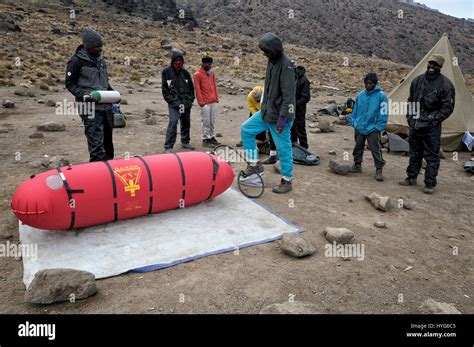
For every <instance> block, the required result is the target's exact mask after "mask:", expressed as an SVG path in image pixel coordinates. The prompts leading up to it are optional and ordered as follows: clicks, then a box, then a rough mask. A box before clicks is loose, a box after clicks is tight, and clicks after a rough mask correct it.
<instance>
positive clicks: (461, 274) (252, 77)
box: [0, 4, 474, 313]
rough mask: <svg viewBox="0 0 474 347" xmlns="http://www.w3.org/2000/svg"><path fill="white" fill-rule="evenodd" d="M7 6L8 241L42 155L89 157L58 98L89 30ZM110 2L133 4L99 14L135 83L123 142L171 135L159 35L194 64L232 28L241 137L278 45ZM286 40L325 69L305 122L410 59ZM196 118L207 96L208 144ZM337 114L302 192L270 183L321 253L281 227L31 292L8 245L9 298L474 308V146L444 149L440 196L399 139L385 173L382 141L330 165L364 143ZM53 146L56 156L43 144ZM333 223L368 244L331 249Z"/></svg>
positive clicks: (274, 200)
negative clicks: (299, 253)
mask: <svg viewBox="0 0 474 347" xmlns="http://www.w3.org/2000/svg"><path fill="white" fill-rule="evenodd" d="M0 6H1V8H2V12H3V13H9V14H11V15H16V16H19V15H21V16H23V19H22V20H20V21H18V25H19V26H20V27H21V30H22V31H21V32H9V33H8V34H7V35H3V32H2V43H4V42H6V43H7V44H8V45H9V46H8V47H10V48H11V49H9V50H8V53H7V55H6V56H5V55H4V56H3V57H2V59H3V61H2V64H3V65H1V66H2V70H1V71H3V76H2V81H4V85H3V86H2V88H1V89H0V100H11V101H12V102H13V103H14V107H13V108H5V107H2V108H1V109H0V157H1V159H2V162H3V165H2V169H1V172H2V180H3V184H2V186H1V187H0V196H1V200H0V221H1V222H0V223H1V224H0V239H1V242H2V243H5V242H7V241H9V242H13V243H17V242H19V239H18V225H17V223H18V222H17V220H16V219H15V217H14V216H13V214H12V213H11V211H10V207H9V205H10V199H11V196H12V194H13V192H14V190H15V188H16V187H17V186H18V185H19V184H20V183H21V182H22V181H24V180H26V179H27V178H28V177H29V176H30V175H31V174H33V173H36V172H38V171H40V170H44V167H42V166H41V162H43V163H44V162H48V163H49V162H50V161H52V162H53V163H52V164H51V166H54V165H55V164H56V163H57V162H58V161H59V160H60V159H66V160H68V161H69V162H70V163H72V164H75V163H80V162H84V161H87V159H88V153H87V148H86V143H85V138H84V135H83V130H84V128H83V127H81V124H80V121H79V118H78V117H75V116H64V115H60V114H57V113H56V108H55V107H54V105H55V103H56V102H57V101H63V100H64V99H66V100H69V101H71V100H72V97H71V95H70V94H69V93H68V92H67V91H66V90H64V88H63V86H62V80H61V79H62V74H63V71H64V66H65V64H66V62H67V59H68V57H69V56H70V54H71V52H72V51H73V49H74V48H75V46H76V45H77V44H78V43H79V38H78V37H77V36H75V35H67V34H64V33H67V30H69V29H68V26H67V25H66V24H65V23H67V22H66V20H64V19H61V15H62V13H63V10H64V8H63V7H61V6H57V7H55V6H51V7H47V8H46V10H45V11H46V12H45V13H41V12H38V8H37V7H35V6H33V5H23V4H22V5H21V9H19V7H18V6H12V5H8V4H1V5H0ZM89 15H92V14H91V10H90V9H83V11H82V14H81V15H80V16H78V27H79V26H81V25H84V24H86V23H87V22H88V20H86V19H84V18H89V17H88V16H89ZM93 15H94V16H97V18H99V17H100V16H101V15H102V13H101V12H100V11H94V14H93ZM113 16H117V18H115V17H113ZM113 16H112V18H113V19H116V20H117V21H118V20H122V22H121V25H120V27H118V26H117V25H115V24H114V23H105V24H100V25H95V26H96V27H97V29H98V30H99V31H102V32H104V33H105V37H106V39H107V41H108V44H107V46H105V56H106V59H107V61H108V62H109V67H110V70H111V72H112V76H113V79H112V84H113V86H114V87H115V88H116V89H117V90H119V91H120V92H121V93H122V95H123V96H124V97H125V98H126V99H127V104H126V105H123V106H122V110H123V111H125V112H126V114H127V115H128V118H129V126H128V128H124V129H116V130H115V132H114V142H115V147H116V156H117V157H123V156H125V153H126V152H130V154H131V155H134V154H142V155H146V154H155V153H157V152H160V151H161V150H162V146H163V142H164V130H165V127H166V124H167V117H166V105H165V103H164V101H163V99H162V97H161V90H160V87H159V86H160V79H159V76H160V71H161V64H165V62H166V60H167V59H168V58H167V54H169V52H168V51H167V50H166V49H162V48H160V47H161V40H163V39H168V40H169V41H170V43H171V45H172V46H174V47H180V48H184V49H185V50H186V51H187V64H188V67H189V69H190V70H194V69H195V68H196V67H197V64H198V61H199V52H200V51H201V50H204V49H206V48H208V47H207V46H209V47H214V46H216V47H217V44H219V45H221V44H222V43H226V44H228V45H229V46H231V47H233V49H231V50H225V49H224V50H223V49H220V50H219V51H218V52H216V54H215V55H216V57H217V59H216V60H217V61H216V73H217V74H218V77H219V84H220V90H221V94H222V98H221V101H220V109H221V112H220V116H219V120H218V125H217V131H219V132H221V133H222V135H223V137H222V138H220V140H221V141H222V142H224V143H227V144H231V145H233V144H235V143H236V142H238V141H239V140H240V138H239V126H240V124H241V123H242V122H243V121H244V120H245V119H246V117H247V114H248V112H247V109H246V93H247V92H248V90H249V89H250V88H251V87H252V86H253V85H255V84H256V83H259V82H260V78H261V76H262V74H263V72H264V63H265V61H264V59H263V57H262V56H261V55H260V54H257V53H256V49H255V47H256V41H255V40H253V39H251V38H247V39H243V40H241V41H239V40H237V39H235V38H233V37H224V36H220V35H217V34H213V33H207V34H206V33H202V32H200V31H199V30H195V31H193V32H189V31H187V30H183V29H180V28H168V27H166V28H165V27H160V26H159V22H151V21H145V20H138V19H135V18H133V17H127V16H124V15H113ZM53 27H56V28H59V30H60V33H61V34H54V33H52V32H51V30H52V28H53ZM56 32H57V31H56ZM146 37H150V38H149V39H147V38H146ZM186 42H188V43H186ZM117 43H119V44H117ZM288 47H289V49H290V50H293V52H294V55H295V57H296V59H297V60H300V61H303V62H305V63H307V65H308V69H309V71H310V72H309V77H310V79H311V80H312V81H313V86H312V87H313V88H312V92H313V99H312V100H311V102H310V104H309V106H308V130H310V129H311V130H314V129H315V126H316V124H315V122H316V121H317V120H319V121H324V120H327V121H329V122H332V121H333V120H334V119H335V118H333V117H330V116H321V115H319V116H317V117H316V118H318V119H316V118H315V115H314V114H315V113H316V110H317V109H319V108H320V107H322V106H324V105H326V104H327V102H328V101H330V100H331V99H332V100H334V101H336V102H341V101H344V100H345V98H347V97H348V96H352V95H353V91H355V90H357V89H359V88H360V85H359V80H360V77H361V76H362V75H363V73H364V72H365V71H366V70H368V69H375V70H377V71H379V70H380V74H381V75H382V84H383V85H384V86H386V89H387V90H390V89H391V88H392V87H393V86H394V85H395V84H396V83H397V81H398V80H399V79H400V78H402V76H403V74H404V73H406V72H408V71H409V67H408V66H404V65H398V64H395V63H391V62H389V61H384V60H377V59H370V60H368V61H367V60H366V59H365V58H364V57H361V56H357V55H354V56H353V58H354V60H355V61H356V63H355V64H356V65H358V66H355V65H354V66H353V67H350V68H348V67H344V66H341V65H340V63H339V61H340V58H342V57H343V55H338V54H337V53H327V52H314V51H313V50H311V49H309V48H304V47H296V46H288ZM203 48H204V49H203ZM244 49H247V50H248V52H247V51H244ZM236 50H238V52H239V54H241V56H242V57H244V58H242V59H243V60H242V62H243V63H242V62H241V63H242V64H239V65H234V64H233V61H234V54H235V51H236ZM244 53H245V55H244ZM17 56H19V57H21V61H22V64H20V65H19V66H16V65H15V60H14V58H15V57H17ZM127 56H131V57H132V58H133V59H131V61H132V62H133V63H132V64H131V65H124V64H122V62H123V61H124V59H125V58H126V57H127ZM12 58H13V61H12V60H11V59H12ZM304 59H308V60H307V61H305V60H304ZM315 62H316V63H315ZM38 73H39V75H38ZM43 73H44V75H43ZM42 83H44V85H43V84H42ZM12 84H14V85H12ZM324 85H329V86H333V87H336V88H338V89H339V90H333V89H328V88H326V87H323V86H324ZM26 87H28V88H26ZM22 88H24V89H22ZM18 90H21V92H17V91H18ZM18 94H24V95H18ZM150 119H152V121H150ZM47 121H55V122H61V123H64V124H65V130H64V131H58V132H41V133H42V134H43V136H41V135H34V137H33V138H31V137H30V136H31V135H32V134H34V133H38V131H37V129H36V127H37V126H38V125H40V124H42V123H44V122H47ZM155 121H156V122H155ZM199 126H200V120H199V110H198V108H197V107H194V108H193V111H192V142H193V143H194V144H196V145H197V147H198V148H197V150H204V149H203V148H202V147H201V145H200V136H199V135H200V128H199ZM334 130H335V131H334V132H330V133H316V132H310V133H309V142H310V148H311V150H312V151H314V152H315V153H317V154H318V155H320V156H321V164H320V165H319V166H316V167H303V166H296V167H295V182H294V190H293V192H291V193H290V194H288V195H285V196H277V195H275V194H273V193H272V192H271V191H270V190H267V191H266V192H265V194H264V195H263V196H262V198H261V199H260V201H261V202H262V203H263V204H265V205H267V206H269V207H270V208H272V209H273V210H275V211H276V212H278V213H280V214H282V215H283V216H285V217H286V218H287V219H289V220H290V221H291V222H292V223H294V224H296V225H299V226H301V227H303V228H305V230H306V231H305V232H304V234H303V235H302V237H303V238H304V240H305V242H309V243H310V244H312V246H313V247H314V249H315V251H316V252H315V253H314V254H313V255H311V256H308V257H304V258H294V257H290V256H288V255H286V254H285V253H283V251H282V249H281V248H280V245H279V243H278V242H272V243H268V244H264V245H259V246H256V247H251V248H247V249H243V250H241V251H240V252H239V254H238V255H237V254H234V253H232V252H231V253H226V254H221V255H217V256H212V257H207V258H203V259H200V260H197V261H193V262H189V263H185V264H181V265H178V266H175V267H172V268H168V269H164V270H160V271H154V272H149V273H144V274H143V273H142V274H132V273H130V274H124V275H121V276H117V277H113V278H109V279H103V280H99V281H97V282H96V285H97V289H98V292H97V294H96V295H94V296H92V297H90V298H88V299H85V300H78V301H76V302H75V303H69V302H67V303H58V304H52V305H49V306H41V305H31V304H26V303H25V302H24V295H25V286H24V284H23V281H22V274H23V272H22V262H21V261H18V260H15V259H14V258H5V257H1V258H0V269H1V270H0V312H1V313H257V312H259V311H260V310H261V309H263V308H264V307H266V306H268V305H271V304H275V303H285V302H288V300H289V299H291V300H295V301H298V302H299V301H301V302H306V303H307V304H302V307H303V308H302V309H301V312H307V311H305V310H308V309H309V310H313V311H315V310H317V311H318V312H321V313H417V312H419V311H420V310H421V311H423V308H422V307H420V305H422V303H424V302H426V300H428V299H429V298H432V299H434V300H436V301H440V302H446V303H452V304H453V305H454V306H455V307H456V308H457V309H458V310H459V311H461V312H464V313H473V312H474V309H473V308H474V305H473V303H472V296H473V293H472V283H473V275H472V273H473V271H472V270H473V256H472V254H474V252H473V236H474V235H473V232H472V230H473V219H472V204H470V203H469V201H470V200H471V199H472V197H471V193H472V191H473V188H474V180H473V178H472V177H469V176H468V175H466V173H465V172H464V170H463V169H462V164H463V162H465V161H466V160H468V159H469V158H470V156H469V153H458V157H456V156H455V155H453V154H452V153H447V155H446V159H444V160H442V164H441V170H440V176H439V189H438V191H437V192H436V194H434V195H433V196H427V195H425V194H423V193H422V192H421V188H420V187H410V188H403V187H400V186H399V185H398V183H397V182H398V180H400V179H403V178H404V170H405V167H406V165H407V161H408V158H407V157H405V156H402V155H396V154H388V153H387V154H386V155H385V157H386V158H385V159H386V161H387V166H386V169H385V176H386V181H385V182H384V183H380V182H376V181H375V180H374V178H373V171H374V169H373V167H372V160H371V157H370V154H369V153H366V155H365V157H364V160H365V165H364V173H363V174H359V175H347V176H340V175H336V174H334V173H333V172H331V171H330V170H329V169H328V165H329V161H330V160H331V159H341V160H344V159H345V158H346V156H347V155H348V156H349V159H350V153H351V151H352V147H353V141H352V138H353V131H352V130H351V129H350V128H349V127H347V126H341V125H335V126H334ZM329 153H332V154H329ZM45 155H47V156H48V158H50V159H51V160H49V159H45ZM456 159H457V160H456ZM265 180H266V183H267V184H268V185H269V186H271V185H273V184H276V183H277V182H278V181H279V175H277V174H276V173H273V170H272V168H271V167H269V168H268V169H267V174H266V178H265ZM373 192H376V193H378V194H380V195H382V196H388V197H390V199H391V200H392V202H393V206H392V208H391V209H389V210H388V211H387V212H382V211H380V210H376V209H375V208H374V207H373V206H372V205H371V204H370V202H369V201H367V200H366V198H365V195H368V194H370V193H373ZM400 198H401V199H403V201H404V202H409V204H411V207H412V209H410V210H408V209H405V208H399V207H398V201H399V199H400ZM375 222H384V223H385V225H386V228H379V227H376V226H375V225H374V223H375ZM378 226H381V224H380V223H378ZM328 227H332V228H347V229H349V230H350V231H352V232H353V234H354V238H353V240H352V242H353V243H359V244H364V246H365V257H364V259H363V260H361V261H359V260H357V259H355V258H348V259H346V260H345V259H342V258H340V257H327V256H326V255H325V249H324V245H325V244H326V242H327V241H326V238H325V236H324V233H325V232H326V233H327V230H326V228H328ZM326 237H327V236H326ZM183 295H184V297H183ZM183 298H184V300H183ZM309 303H312V304H313V305H309ZM273 309H275V307H273ZM267 312H269V311H268V310H267ZM270 312H271V311H270Z"/></svg>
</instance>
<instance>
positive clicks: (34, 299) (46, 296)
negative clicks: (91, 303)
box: [25, 269, 97, 304]
mask: <svg viewBox="0 0 474 347" xmlns="http://www.w3.org/2000/svg"><path fill="white" fill-rule="evenodd" d="M95 293H97V286H96V284H95V276H94V274H92V273H90V272H87V271H80V270H74V269H47V270H41V271H38V272H37V273H36V274H35V278H34V279H33V281H32V282H31V284H30V286H29V287H28V289H27V291H26V294H25V301H26V302H27V303H30V304H52V303H54V302H61V301H69V300H72V299H74V300H78V299H85V298H88V297H89V296H91V295H94V294H95Z"/></svg>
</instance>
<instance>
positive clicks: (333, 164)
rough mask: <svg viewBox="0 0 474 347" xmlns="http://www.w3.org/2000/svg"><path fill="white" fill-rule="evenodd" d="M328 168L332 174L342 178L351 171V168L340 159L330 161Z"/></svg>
mask: <svg viewBox="0 0 474 347" xmlns="http://www.w3.org/2000/svg"><path fill="white" fill-rule="evenodd" d="M329 168H330V169H331V171H332V172H334V173H337V174H338V175H343V176H345V175H347V174H348V173H349V172H350V170H351V166H350V165H349V164H347V162H345V161H343V160H340V159H331V160H330V161H329Z"/></svg>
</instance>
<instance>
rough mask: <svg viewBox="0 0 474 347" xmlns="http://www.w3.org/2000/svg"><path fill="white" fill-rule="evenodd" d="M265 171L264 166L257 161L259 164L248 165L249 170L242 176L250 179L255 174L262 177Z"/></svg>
mask: <svg viewBox="0 0 474 347" xmlns="http://www.w3.org/2000/svg"><path fill="white" fill-rule="evenodd" d="M263 171H265V169H264V167H263V165H262V162H260V161H257V163H256V164H255V165H250V164H248V165H247V168H246V169H245V170H244V173H243V174H242V176H244V177H249V176H252V175H254V174H258V175H261V174H263Z"/></svg>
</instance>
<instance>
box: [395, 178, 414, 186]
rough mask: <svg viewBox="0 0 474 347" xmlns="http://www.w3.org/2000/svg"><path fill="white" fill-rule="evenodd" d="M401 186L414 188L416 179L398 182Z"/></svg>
mask: <svg viewBox="0 0 474 347" xmlns="http://www.w3.org/2000/svg"><path fill="white" fill-rule="evenodd" d="M398 184H399V185H401V186H416V178H408V177H407V178H405V180H404V181H400V182H398Z"/></svg>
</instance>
